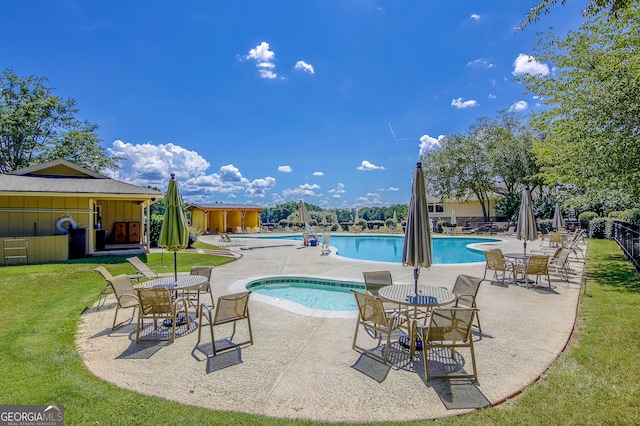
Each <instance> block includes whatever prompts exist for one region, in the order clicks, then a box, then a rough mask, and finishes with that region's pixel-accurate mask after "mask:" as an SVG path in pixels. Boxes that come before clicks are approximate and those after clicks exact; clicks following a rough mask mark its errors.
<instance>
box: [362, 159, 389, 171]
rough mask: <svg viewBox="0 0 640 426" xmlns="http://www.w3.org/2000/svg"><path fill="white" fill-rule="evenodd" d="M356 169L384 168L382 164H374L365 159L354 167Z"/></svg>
mask: <svg viewBox="0 0 640 426" xmlns="http://www.w3.org/2000/svg"><path fill="white" fill-rule="evenodd" d="M356 168H357V169H358V170H384V167H383V166H376V165H375V164H371V163H370V162H368V161H367V160H362V164H361V165H359V166H358V167H356Z"/></svg>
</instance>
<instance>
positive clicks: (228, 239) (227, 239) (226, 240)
mask: <svg viewBox="0 0 640 426" xmlns="http://www.w3.org/2000/svg"><path fill="white" fill-rule="evenodd" d="M220 238H222V240H223V241H224V242H225V243H230V242H231V237H229V234H227V233H226V232H223V233H222V234H220Z"/></svg>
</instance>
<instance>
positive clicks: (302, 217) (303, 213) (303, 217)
mask: <svg viewBox="0 0 640 426" xmlns="http://www.w3.org/2000/svg"><path fill="white" fill-rule="evenodd" d="M298 221H299V222H300V223H304V224H305V227H306V226H307V225H308V224H309V222H311V216H309V212H308V211H307V208H306V207H305V205H304V201H302V200H300V201H298Z"/></svg>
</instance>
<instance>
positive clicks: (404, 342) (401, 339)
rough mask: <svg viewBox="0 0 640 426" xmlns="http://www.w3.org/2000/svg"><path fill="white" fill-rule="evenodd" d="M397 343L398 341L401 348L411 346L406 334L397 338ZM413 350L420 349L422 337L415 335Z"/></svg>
mask: <svg viewBox="0 0 640 426" xmlns="http://www.w3.org/2000/svg"><path fill="white" fill-rule="evenodd" d="M398 343H400V346H402V347H403V348H407V349H410V348H411V341H410V340H409V336H408V335H406V334H405V335H403V336H400V337H399V338H398ZM415 350H417V351H421V350H422V339H421V338H419V337H416V347H415Z"/></svg>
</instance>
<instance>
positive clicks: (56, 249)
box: [0, 235, 69, 265]
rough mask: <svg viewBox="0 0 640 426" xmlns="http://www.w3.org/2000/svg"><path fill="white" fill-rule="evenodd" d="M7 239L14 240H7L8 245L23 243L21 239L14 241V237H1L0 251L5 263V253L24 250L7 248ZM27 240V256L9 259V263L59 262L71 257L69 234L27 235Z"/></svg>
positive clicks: (7, 261) (13, 245)
mask: <svg viewBox="0 0 640 426" xmlns="http://www.w3.org/2000/svg"><path fill="white" fill-rule="evenodd" d="M5 239H10V240H12V241H13V242H11V241H9V242H7V244H6V245H7V247H16V246H18V245H21V242H20V241H14V239H13V238H7V237H0V253H2V256H3V258H2V262H3V263H2V264H3V265H4V264H5V259H4V255H5V254H6V255H22V254H23V253H25V251H23V250H5V249H4V248H5ZM25 239H26V240H27V247H28V248H27V251H26V254H27V256H28V257H27V258H26V259H7V260H6V264H7V265H18V264H27V263H43V262H58V261H64V260H67V259H68V258H69V236H68V235H56V236H48V237H26V238H25Z"/></svg>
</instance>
